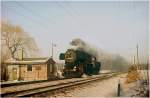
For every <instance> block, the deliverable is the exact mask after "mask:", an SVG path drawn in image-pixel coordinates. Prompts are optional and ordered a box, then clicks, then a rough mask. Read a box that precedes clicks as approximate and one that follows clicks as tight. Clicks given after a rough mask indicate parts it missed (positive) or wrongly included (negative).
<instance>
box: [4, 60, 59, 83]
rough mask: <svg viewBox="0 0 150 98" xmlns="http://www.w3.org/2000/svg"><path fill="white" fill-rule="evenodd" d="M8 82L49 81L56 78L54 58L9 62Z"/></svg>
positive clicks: (7, 62) (7, 63)
mask: <svg viewBox="0 0 150 98" xmlns="http://www.w3.org/2000/svg"><path fill="white" fill-rule="evenodd" d="M5 63H6V65H7V70H8V71H7V72H8V76H9V78H8V80H10V81H11V80H24V81H32V80H47V79H51V78H54V77H55V73H56V67H55V61H54V60H53V59H52V58H24V59H23V60H7V61H6V62H5Z"/></svg>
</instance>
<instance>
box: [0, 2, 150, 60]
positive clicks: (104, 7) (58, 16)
mask: <svg viewBox="0 0 150 98" xmlns="http://www.w3.org/2000/svg"><path fill="white" fill-rule="evenodd" d="M1 6H2V8H1V11H2V12H1V14H2V15H1V19H2V20H4V21H9V22H10V23H12V24H15V25H20V26H21V27H22V28H23V29H24V31H26V32H28V33H29V34H30V36H32V37H33V38H34V39H35V41H36V42H37V44H38V47H39V48H40V49H41V51H42V56H46V57H47V56H51V54H52V53H51V50H52V49H51V46H52V45H51V43H52V42H53V43H54V44H56V47H54V59H55V60H56V61H59V54H60V53H61V52H65V51H66V50H67V49H68V48H69V47H70V45H69V43H70V42H71V40H73V39H75V38H80V39H82V40H84V41H86V42H88V43H90V44H91V45H94V46H96V47H98V48H101V49H103V50H105V51H108V52H109V53H112V54H119V55H121V56H123V57H125V58H126V59H127V60H128V61H131V62H132V61H133V56H134V55H136V45H137V44H138V45H139V58H140V61H141V62H145V61H147V59H148V58H147V57H148V56H149V53H148V51H149V49H148V48H149V46H148V45H149V43H148V38H149V33H148V31H149V29H148V16H149V15H148V9H149V8H148V2H146V1H143V2H142V1H120V2H119V1H68V2H65V1H62V2H60V1H37V2H35V1H22V2H21V1H20V2H19V1H7V2H6V1H5V2H4V1H3V2H2V3H1Z"/></svg>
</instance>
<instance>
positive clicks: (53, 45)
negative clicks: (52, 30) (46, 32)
mask: <svg viewBox="0 0 150 98" xmlns="http://www.w3.org/2000/svg"><path fill="white" fill-rule="evenodd" d="M54 47H56V45H55V44H54V43H53V42H52V56H51V57H52V58H53V52H54V51H53V48H54Z"/></svg>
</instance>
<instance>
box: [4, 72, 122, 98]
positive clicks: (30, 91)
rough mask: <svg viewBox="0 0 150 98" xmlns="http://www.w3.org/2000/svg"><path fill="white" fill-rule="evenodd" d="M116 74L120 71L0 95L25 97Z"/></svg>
mask: <svg viewBox="0 0 150 98" xmlns="http://www.w3.org/2000/svg"><path fill="white" fill-rule="evenodd" d="M118 74H120V73H109V74H105V75H101V76H97V77H92V78H86V79H82V80H77V81H72V82H67V83H61V84H58V85H50V86H45V87H39V88H34V89H26V90H23V91H17V92H15V91H14V92H8V93H5V94H1V96H13V97H26V96H31V95H35V94H38V93H43V92H47V91H55V90H58V89H63V88H67V87H71V86H75V85H80V84H84V83H88V82H92V81H97V80H102V79H106V78H110V77H112V76H114V75H118Z"/></svg>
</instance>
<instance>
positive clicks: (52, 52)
mask: <svg viewBox="0 0 150 98" xmlns="http://www.w3.org/2000/svg"><path fill="white" fill-rule="evenodd" d="M52 58H53V42H52Z"/></svg>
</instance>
